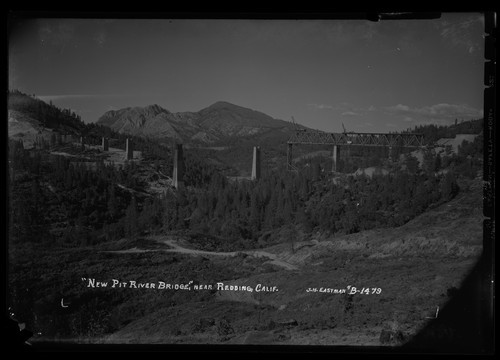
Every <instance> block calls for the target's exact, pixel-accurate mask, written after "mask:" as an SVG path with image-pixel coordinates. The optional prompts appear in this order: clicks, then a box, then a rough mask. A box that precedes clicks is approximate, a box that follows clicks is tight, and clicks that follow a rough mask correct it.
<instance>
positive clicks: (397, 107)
mask: <svg viewBox="0 0 500 360" xmlns="http://www.w3.org/2000/svg"><path fill="white" fill-rule="evenodd" d="M387 110H389V111H394V112H399V111H403V112H405V111H410V107H409V106H407V105H403V104H397V105H395V106H388V107H387Z"/></svg>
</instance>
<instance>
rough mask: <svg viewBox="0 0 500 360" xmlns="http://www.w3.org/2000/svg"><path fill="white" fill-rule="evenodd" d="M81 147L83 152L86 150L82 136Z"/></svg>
mask: <svg viewBox="0 0 500 360" xmlns="http://www.w3.org/2000/svg"><path fill="white" fill-rule="evenodd" d="M80 147H81V149H82V151H83V150H85V141H84V139H83V136H80Z"/></svg>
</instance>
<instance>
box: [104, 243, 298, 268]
mask: <svg viewBox="0 0 500 360" xmlns="http://www.w3.org/2000/svg"><path fill="white" fill-rule="evenodd" d="M150 239H151V240H154V241H157V242H161V243H163V244H165V245H168V246H169V247H170V249H158V250H145V249H139V248H137V247H134V248H131V249H127V250H115V251H106V252H108V253H115V254H131V253H143V252H148V251H165V252H176V253H181V254H188V255H205V256H236V255H238V254H242V253H243V254H247V255H249V256H254V257H258V258H259V257H265V258H268V259H269V263H271V264H274V265H277V266H280V267H282V268H284V269H286V270H298V267H297V266H295V265H292V264H290V263H288V262H286V261H283V260H281V259H279V258H278V257H277V256H276V255H275V254H271V253H269V252H267V251H263V250H247V251H230V252H218V251H205V250H196V249H188V248H185V247H183V246H181V245H179V244H178V243H177V242H176V241H175V240H174V239H171V238H169V237H167V236H155V237H151V238H150Z"/></svg>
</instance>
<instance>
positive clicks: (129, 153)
mask: <svg viewBox="0 0 500 360" xmlns="http://www.w3.org/2000/svg"><path fill="white" fill-rule="evenodd" d="M125 156H126V159H127V160H132V159H133V158H134V144H133V143H132V140H130V139H129V138H127V145H126V147H125Z"/></svg>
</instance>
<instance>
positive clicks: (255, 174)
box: [252, 146, 260, 180]
mask: <svg viewBox="0 0 500 360" xmlns="http://www.w3.org/2000/svg"><path fill="white" fill-rule="evenodd" d="M258 179H260V147H259V146H254V148H253V162H252V180H258Z"/></svg>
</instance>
